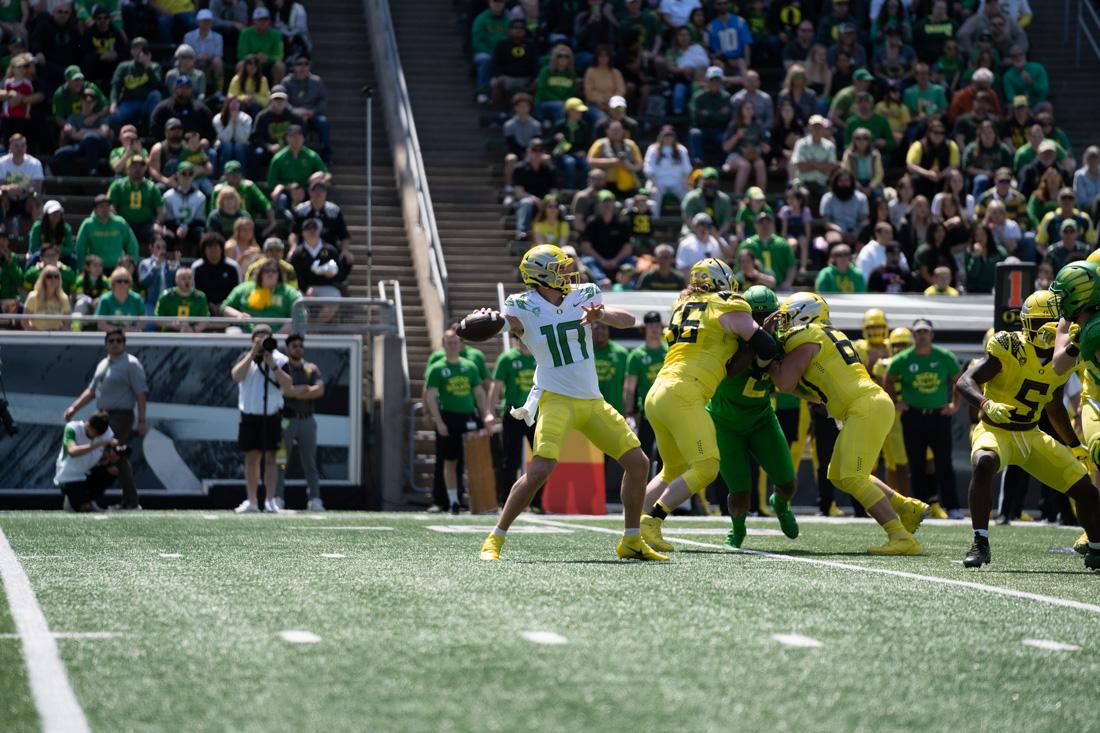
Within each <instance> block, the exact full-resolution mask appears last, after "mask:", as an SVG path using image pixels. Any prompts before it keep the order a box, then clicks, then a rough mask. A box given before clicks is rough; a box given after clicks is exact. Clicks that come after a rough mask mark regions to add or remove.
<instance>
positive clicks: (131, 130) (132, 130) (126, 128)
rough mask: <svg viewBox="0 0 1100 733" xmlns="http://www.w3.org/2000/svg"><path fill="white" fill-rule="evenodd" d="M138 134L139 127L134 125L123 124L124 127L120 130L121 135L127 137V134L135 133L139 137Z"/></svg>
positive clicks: (119, 134)
mask: <svg viewBox="0 0 1100 733" xmlns="http://www.w3.org/2000/svg"><path fill="white" fill-rule="evenodd" d="M137 134H138V131H137V128H136V127H134V126H133V125H123V126H122V129H121V130H119V131H118V136H119V137H126V136H127V135H133V136H134V137H137Z"/></svg>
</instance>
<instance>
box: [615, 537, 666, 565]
mask: <svg viewBox="0 0 1100 733" xmlns="http://www.w3.org/2000/svg"><path fill="white" fill-rule="evenodd" d="M615 554H616V555H618V556H619V557H620V558H621V559H623V560H668V555H662V554H661V553H659V552H657V551H656V550H654V549H653V548H652V547H650V546H649V545H647V544H646V543H645V541H644V540H642V538H641V536H640V535H631V536H630V537H627V536H626V535H623V536H622V537H620V538H619V544H618V545H617V546H616V547H615Z"/></svg>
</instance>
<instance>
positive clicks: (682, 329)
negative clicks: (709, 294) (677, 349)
mask: <svg viewBox="0 0 1100 733" xmlns="http://www.w3.org/2000/svg"><path fill="white" fill-rule="evenodd" d="M706 309H707V304H706V303H704V302H699V301H689V302H687V303H681V304H680V305H679V306H678V307H677V308H676V310H675V311H673V312H672V318H670V319H669V322H668V342H669V344H693V343H695V342H696V341H697V340H698V339H699V318H698V315H699V314H700V313H702V312H703V311H705V310H706Z"/></svg>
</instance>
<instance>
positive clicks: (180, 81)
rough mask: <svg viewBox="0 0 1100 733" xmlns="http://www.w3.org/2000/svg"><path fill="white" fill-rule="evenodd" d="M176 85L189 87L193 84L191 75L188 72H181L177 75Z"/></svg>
mask: <svg viewBox="0 0 1100 733" xmlns="http://www.w3.org/2000/svg"><path fill="white" fill-rule="evenodd" d="M175 86H177V87H189V86H191V77H189V76H188V75H187V74H180V75H179V76H177V77H176V81H175Z"/></svg>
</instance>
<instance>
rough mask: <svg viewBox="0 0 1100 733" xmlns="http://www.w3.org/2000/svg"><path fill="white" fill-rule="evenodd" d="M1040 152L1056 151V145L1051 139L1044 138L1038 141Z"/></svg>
mask: <svg viewBox="0 0 1100 733" xmlns="http://www.w3.org/2000/svg"><path fill="white" fill-rule="evenodd" d="M1039 152H1040V153H1057V152H1058V145H1057V144H1056V143H1055V142H1054V141H1053V140H1044V141H1043V142H1041V143H1039Z"/></svg>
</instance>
